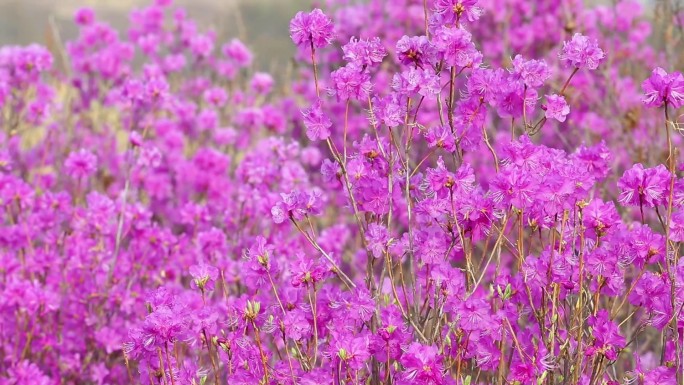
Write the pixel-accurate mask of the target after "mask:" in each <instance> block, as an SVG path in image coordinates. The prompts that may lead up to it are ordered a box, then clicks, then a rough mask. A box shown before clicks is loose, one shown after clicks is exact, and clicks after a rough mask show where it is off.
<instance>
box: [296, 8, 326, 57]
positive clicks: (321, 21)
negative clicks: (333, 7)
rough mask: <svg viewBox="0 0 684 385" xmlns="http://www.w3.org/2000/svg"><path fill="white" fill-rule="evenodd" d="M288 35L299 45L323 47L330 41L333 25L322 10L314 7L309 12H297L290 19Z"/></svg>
mask: <svg viewBox="0 0 684 385" xmlns="http://www.w3.org/2000/svg"><path fill="white" fill-rule="evenodd" d="M290 37H291V38H292V41H293V42H294V43H295V44H296V45H297V46H299V47H304V48H308V47H309V46H310V45H313V47H314V48H323V47H325V46H327V45H328V44H330V43H332V41H333V38H334V25H333V22H332V20H331V19H330V18H329V17H328V16H326V15H325V14H324V13H323V11H321V10H320V9H318V8H316V9H314V10H313V11H311V12H297V14H296V15H295V17H294V18H292V20H291V21H290Z"/></svg>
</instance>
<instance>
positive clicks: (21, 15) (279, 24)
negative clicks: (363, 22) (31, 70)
mask: <svg viewBox="0 0 684 385" xmlns="http://www.w3.org/2000/svg"><path fill="white" fill-rule="evenodd" d="M151 3H152V0H0V46H1V45H6V44H22V45H23V44H29V43H41V44H45V42H46V40H49V36H50V31H51V20H52V22H54V25H55V26H56V28H57V29H58V30H59V33H60V35H61V38H62V40H63V41H66V40H70V39H72V38H73V37H75V36H76V33H77V29H76V27H75V26H74V23H73V22H72V20H73V15H74V12H75V11H76V10H77V9H78V8H80V7H84V6H87V7H91V8H93V9H95V12H96V17H97V18H98V19H99V20H102V21H106V22H107V23H109V24H110V25H112V26H114V27H115V28H117V29H118V30H119V31H122V33H123V31H125V30H126V28H127V27H128V13H129V12H130V11H131V10H132V9H134V8H139V7H144V6H146V5H149V4H151ZM173 3H174V4H175V5H179V6H183V7H184V8H186V9H187V11H188V15H189V16H192V18H193V19H195V20H197V22H198V24H199V26H200V28H205V27H212V28H213V29H214V30H215V31H216V32H218V34H219V36H224V37H230V36H236V37H240V38H241V39H242V40H243V41H245V42H246V43H247V44H248V45H249V46H250V48H252V49H253V52H254V53H255V56H256V57H255V63H258V65H259V67H261V69H264V70H268V69H271V68H273V67H274V66H276V65H278V64H279V63H282V62H283V61H286V60H288V59H289V58H290V57H291V56H292V53H293V50H294V47H293V46H292V42H291V40H290V38H289V35H288V32H287V31H288V25H289V21H290V19H291V18H292V16H294V14H295V13H296V12H297V11H298V10H303V9H308V8H309V7H310V4H311V1H310V0H174V2H173Z"/></svg>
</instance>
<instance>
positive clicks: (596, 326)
mask: <svg viewBox="0 0 684 385" xmlns="http://www.w3.org/2000/svg"><path fill="white" fill-rule="evenodd" d="M587 324H588V325H589V326H591V327H592V333H591V334H592V336H593V337H594V344H593V345H592V346H591V347H589V348H587V351H586V354H587V355H589V356H591V355H595V354H604V355H605V356H606V358H608V359H609V360H615V358H616V357H617V353H618V350H620V349H622V348H624V347H625V343H626V341H625V337H623V336H621V335H620V330H619V328H618V326H617V324H615V322H613V321H611V320H610V314H608V311H607V310H605V309H601V310H599V311H598V313H597V314H596V316H589V319H588V321H587Z"/></svg>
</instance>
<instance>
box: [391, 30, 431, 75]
mask: <svg viewBox="0 0 684 385" xmlns="http://www.w3.org/2000/svg"><path fill="white" fill-rule="evenodd" d="M396 53H397V57H398V58H399V62H400V63H401V64H404V65H415V66H416V67H418V68H425V67H427V66H429V65H430V64H431V63H432V62H433V61H434V60H435V55H436V50H435V47H434V46H433V45H432V43H431V42H430V40H428V38H427V37H425V36H412V37H408V36H404V37H402V38H401V39H399V41H398V42H397V46H396Z"/></svg>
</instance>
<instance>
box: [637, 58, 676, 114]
mask: <svg viewBox="0 0 684 385" xmlns="http://www.w3.org/2000/svg"><path fill="white" fill-rule="evenodd" d="M641 87H642V88H643V89H644V98H643V102H644V104H646V106H648V107H660V106H662V105H663V104H665V103H667V104H669V105H671V106H672V107H674V108H679V107H681V106H682V105H684V76H682V74H681V73H679V72H673V73H671V74H668V73H667V72H665V70H664V69H662V68H660V67H656V68H655V69H654V70H653V72H652V73H651V76H650V77H649V78H648V79H646V80H644V82H643V83H642V85H641Z"/></svg>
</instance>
